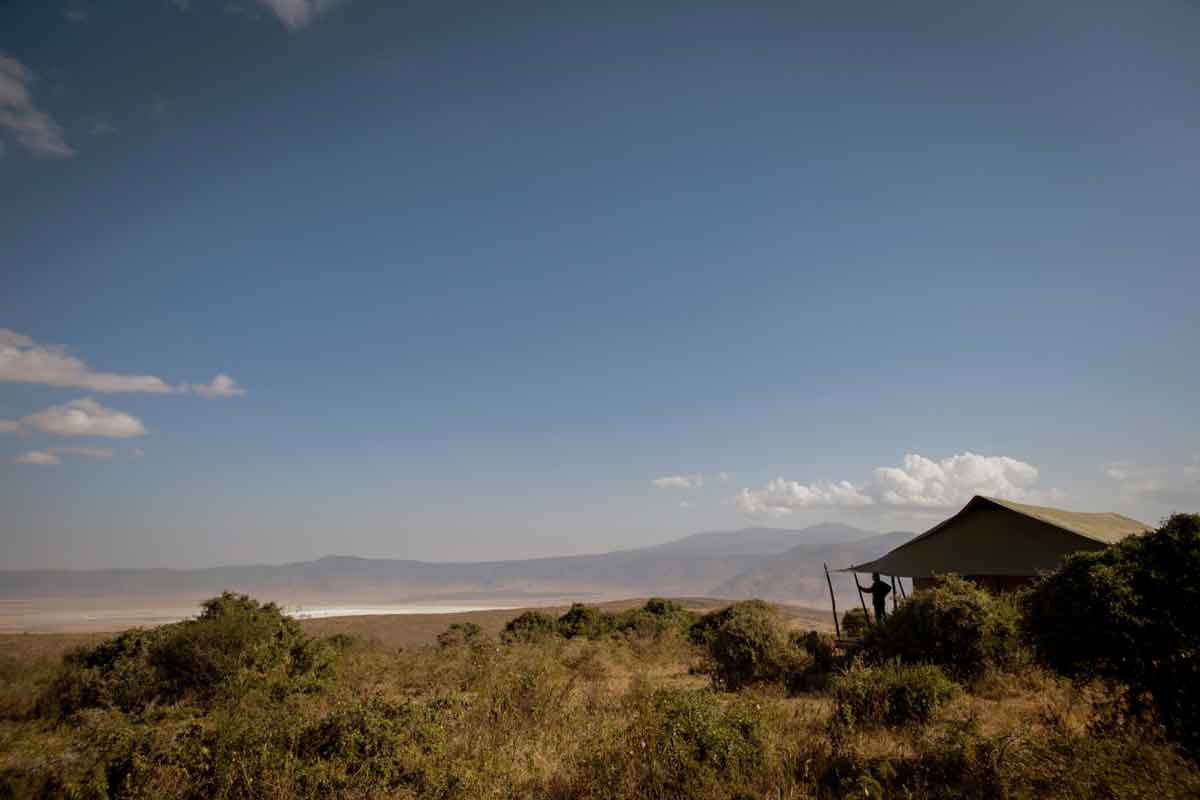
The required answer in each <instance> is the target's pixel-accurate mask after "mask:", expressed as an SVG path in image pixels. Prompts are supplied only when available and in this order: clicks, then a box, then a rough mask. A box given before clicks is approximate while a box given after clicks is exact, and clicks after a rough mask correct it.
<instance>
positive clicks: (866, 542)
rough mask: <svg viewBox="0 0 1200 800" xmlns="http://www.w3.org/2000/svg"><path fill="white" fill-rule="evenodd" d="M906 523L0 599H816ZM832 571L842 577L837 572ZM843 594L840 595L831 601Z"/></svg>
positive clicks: (39, 586) (221, 573)
mask: <svg viewBox="0 0 1200 800" xmlns="http://www.w3.org/2000/svg"><path fill="white" fill-rule="evenodd" d="M912 535H913V534H911V533H900V532H897V533H888V534H882V535H881V534H876V533H872V532H871V531H864V530H860V529H858V528H854V527H851V526H849V525H841V524H836V523H824V524H820V525H813V526H811V527H808V528H803V529H800V530H783V529H778V528H746V529H743V530H739V531H713V532H707V533H697V534H693V535H691V536H686V537H684V538H682V539H677V540H675V541H672V542H667V543H666V544H661V545H655V546H652V547H643V548H638V549H635V550H620V551H615V552H611V553H603V554H598V555H585V556H563V557H557V558H535V559H527V560H523V561H486V562H463V563H439V562H426V561H411V560H398V559H373V558H355V557H351V556H326V557H325V558H321V559H318V560H316V561H304V562H298V563H293V564H279V565H251V566H229V567H212V568H206V569H181V570H175V569H118V570H80V571H69V570H29V571H0V600H6V601H17V600H26V599H39V598H62V599H70V598H89V597H90V598H98V597H123V598H132V597H139V596H140V597H150V596H160V597H162V596H176V597H178V596H184V595H195V596H208V595H211V594H215V593H218V592H221V591H223V590H226V589H231V590H236V591H244V592H251V593H254V594H256V595H259V596H262V597H264V598H270V599H275V600H278V601H280V602H285V603H314V602H318V601H328V600H331V599H336V600H338V601H347V600H356V601H368V600H370V601H372V602H388V603H402V602H417V601H421V602H430V601H446V602H451V601H453V602H464V601H470V602H475V603H485V602H496V603H499V602H501V601H505V602H511V603H517V604H519V603H523V602H532V601H536V600H537V599H539V598H578V599H587V600H601V599H614V598H618V597H630V596H641V595H675V596H687V595H691V596H696V595H705V596H710V597H712V596H715V597H731V598H742V597H763V598H766V599H771V600H776V601H779V602H786V603H795V604H801V605H823V604H824V603H826V602H828V589H827V587H826V586H825V583H824V572H823V571H822V568H821V564H822V562H828V563H829V565H830V569H836V568H839V567H844V566H846V565H848V564H850V563H852V562H857V561H862V560H866V559H869V558H874V557H876V556H878V555H882V554H883V553H885V552H887V551H888V550H890V549H891V548H892V547H894V546H896V545H897V544H899V543H900V542H902V541H904V540H906V539H908V538H910V537H911V536H912ZM838 577H840V579H841V582H842V583H845V584H846V585H845V586H840V585H839V584H838V583H835V588H837V589H838V591H839V593H843V592H845V591H847V590H848V589H849V587H850V584H849V582H848V581H849V579H848V578H847V577H846V576H838ZM843 602H845V601H843Z"/></svg>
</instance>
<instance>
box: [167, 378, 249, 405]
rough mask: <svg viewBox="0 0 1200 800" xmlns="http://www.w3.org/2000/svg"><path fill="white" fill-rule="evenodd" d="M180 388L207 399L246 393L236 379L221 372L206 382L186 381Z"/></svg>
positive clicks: (238, 395)
mask: <svg viewBox="0 0 1200 800" xmlns="http://www.w3.org/2000/svg"><path fill="white" fill-rule="evenodd" d="M181 388H183V389H184V390H185V391H189V392H192V393H193V394H198V395H200V396H201V397H207V398H208V399H209V400H212V399H213V398H216V397H240V396H242V395H244V394H245V393H246V390H245V389H243V388H242V387H240V386H238V383H237V381H235V380H234V379H233V378H231V377H229V376H228V375H226V374H225V373H223V372H222V373H219V374H218V375H217V377H215V378H213V379H212V380H211V381H210V382H208V383H187V384H184V385H183V387H181Z"/></svg>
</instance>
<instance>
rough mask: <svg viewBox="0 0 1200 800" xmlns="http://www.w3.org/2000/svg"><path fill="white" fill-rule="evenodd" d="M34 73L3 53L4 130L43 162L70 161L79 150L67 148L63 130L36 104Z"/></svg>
mask: <svg viewBox="0 0 1200 800" xmlns="http://www.w3.org/2000/svg"><path fill="white" fill-rule="evenodd" d="M32 83H33V73H32V72H31V71H30V70H29V69H28V68H26V67H25V65H24V64H22V63H21V62H20V61H17V60H16V59H15V58H13V57H11V56H7V55H4V54H3V53H0V128H3V129H5V130H7V131H8V132H9V133H11V134H12V135H13V137H14V138H15V139H16V140H17V143H18V144H20V145H21V146H22V147H24V148H25V149H26V150H28V151H29V152H30V153H33V154H34V155H35V156H39V157H42V158H69V157H71V156H73V155H75V150H74V148H72V147H71V146H70V145H69V144H67V140H66V137H65V136H64V135H63V129H62V126H61V125H59V124H58V123H57V122H55V121H54V118H53V117H51V116H50V115H49V114H47V113H46V112H45V111H42V110H41V109H39V108H38V107H37V106H35V105H34V104H33V97H32V95H31V93H30V89H29V87H30V84H32Z"/></svg>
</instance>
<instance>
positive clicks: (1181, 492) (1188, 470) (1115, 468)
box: [1104, 459, 1200, 508]
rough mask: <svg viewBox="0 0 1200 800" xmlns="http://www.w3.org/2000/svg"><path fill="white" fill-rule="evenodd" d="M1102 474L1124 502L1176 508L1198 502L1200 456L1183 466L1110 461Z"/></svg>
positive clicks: (1199, 497) (1190, 505) (1199, 501)
mask: <svg viewBox="0 0 1200 800" xmlns="http://www.w3.org/2000/svg"><path fill="white" fill-rule="evenodd" d="M1104 474H1105V475H1106V476H1107V477H1108V478H1109V479H1110V480H1112V481H1113V482H1114V483H1116V484H1117V491H1118V492H1119V493H1120V494H1121V496H1123V497H1124V498H1125V499H1126V500H1127V501H1130V502H1137V503H1147V502H1149V503H1156V504H1158V505H1160V506H1170V507H1175V508H1184V507H1193V506H1194V505H1195V504H1197V503H1200V459H1196V460H1193V462H1192V463H1191V464H1186V465H1184V466H1182V467H1180V466H1178V465H1176V466H1167V465H1158V464H1155V465H1150V464H1138V463H1136V462H1133V461H1112V462H1109V463H1108V464H1106V465H1105V466H1104Z"/></svg>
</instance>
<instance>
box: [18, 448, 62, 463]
mask: <svg viewBox="0 0 1200 800" xmlns="http://www.w3.org/2000/svg"><path fill="white" fill-rule="evenodd" d="M13 463H15V464H37V465H39V466H47V465H49V464H57V463H59V459H58V456H56V455H54V453H50V452H47V451H45V450H30V451H28V452H25V453H21V455H19V456H17V457H16V458H14V459H13Z"/></svg>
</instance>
